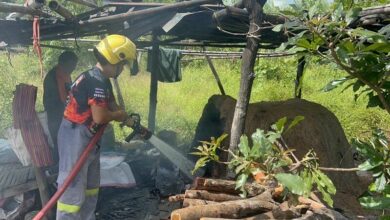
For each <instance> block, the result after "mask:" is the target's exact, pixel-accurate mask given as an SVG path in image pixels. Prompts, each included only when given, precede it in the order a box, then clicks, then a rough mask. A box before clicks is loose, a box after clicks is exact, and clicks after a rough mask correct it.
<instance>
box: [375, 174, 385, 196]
mask: <svg viewBox="0 0 390 220" xmlns="http://www.w3.org/2000/svg"><path fill="white" fill-rule="evenodd" d="M385 187H386V177H385V175H384V174H383V173H382V175H381V176H380V177H379V178H377V179H376V180H375V188H376V191H377V192H382V191H383V190H384V189H385Z"/></svg>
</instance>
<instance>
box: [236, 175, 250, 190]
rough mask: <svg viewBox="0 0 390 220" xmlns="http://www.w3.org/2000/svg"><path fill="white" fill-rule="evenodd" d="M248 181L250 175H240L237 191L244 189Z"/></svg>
mask: <svg viewBox="0 0 390 220" xmlns="http://www.w3.org/2000/svg"><path fill="white" fill-rule="evenodd" d="M247 180H248V174H246V173H242V174H241V175H239V176H238V178H237V180H236V188H235V189H243V188H244V186H245V184H246V181H247Z"/></svg>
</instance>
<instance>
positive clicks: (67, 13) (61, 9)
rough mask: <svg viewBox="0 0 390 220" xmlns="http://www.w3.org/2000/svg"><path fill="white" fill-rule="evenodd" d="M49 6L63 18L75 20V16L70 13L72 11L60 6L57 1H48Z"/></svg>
mask: <svg viewBox="0 0 390 220" xmlns="http://www.w3.org/2000/svg"><path fill="white" fill-rule="evenodd" d="M49 8H50V9H51V10H53V11H55V12H57V13H58V14H59V15H61V16H62V17H63V18H65V20H69V21H74V20H76V17H75V16H74V15H73V14H72V12H70V11H69V10H68V9H66V8H65V7H64V6H62V5H61V4H60V3H58V2H57V1H50V2H49Z"/></svg>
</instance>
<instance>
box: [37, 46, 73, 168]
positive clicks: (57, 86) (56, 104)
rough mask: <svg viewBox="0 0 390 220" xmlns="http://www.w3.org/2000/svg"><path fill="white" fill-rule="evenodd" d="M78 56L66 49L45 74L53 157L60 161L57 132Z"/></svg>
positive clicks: (44, 103) (44, 95) (46, 101)
mask: <svg viewBox="0 0 390 220" xmlns="http://www.w3.org/2000/svg"><path fill="white" fill-rule="evenodd" d="M77 61H78V58H77V56H76V54H75V53H73V52H72V51H64V52H63V53H61V55H60V56H59V57H58V63H57V65H56V66H54V67H53V68H52V69H51V70H50V71H49V72H48V73H47V74H46V76H45V80H44V81H43V106H44V107H45V111H46V114H47V122H48V128H49V131H50V136H51V139H52V141H53V144H54V146H53V147H54V152H53V158H54V159H55V161H57V162H58V148H57V134H58V129H59V128H60V125H61V121H62V117H63V115H64V109H65V103H66V97H67V96H68V92H69V89H70V85H71V83H72V79H71V76H70V75H71V73H72V72H73V71H74V69H75V68H76V65H77Z"/></svg>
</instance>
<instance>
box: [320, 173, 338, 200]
mask: <svg viewBox="0 0 390 220" xmlns="http://www.w3.org/2000/svg"><path fill="white" fill-rule="evenodd" d="M316 174H317V175H318V177H319V180H320V181H321V182H322V183H323V184H324V185H325V187H326V191H327V192H328V193H330V194H332V195H335V194H336V187H335V186H334V184H333V182H332V180H331V179H329V177H328V176H327V175H325V174H324V173H323V172H322V171H320V170H317V171H316Z"/></svg>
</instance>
